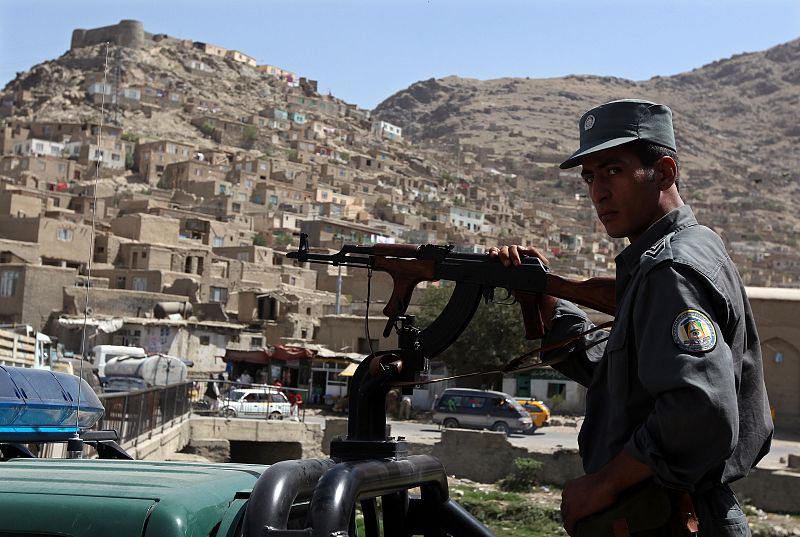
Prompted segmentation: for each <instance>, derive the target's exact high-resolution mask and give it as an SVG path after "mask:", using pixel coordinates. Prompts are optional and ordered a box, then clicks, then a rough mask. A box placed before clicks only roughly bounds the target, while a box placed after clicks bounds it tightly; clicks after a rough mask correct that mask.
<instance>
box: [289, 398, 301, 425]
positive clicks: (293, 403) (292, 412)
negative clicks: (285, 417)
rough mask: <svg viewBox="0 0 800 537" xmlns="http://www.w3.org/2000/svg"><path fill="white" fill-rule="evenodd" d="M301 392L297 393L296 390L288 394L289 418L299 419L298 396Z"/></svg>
mask: <svg viewBox="0 0 800 537" xmlns="http://www.w3.org/2000/svg"><path fill="white" fill-rule="evenodd" d="M298 395H299V394H297V393H295V392H294V391H290V392H289V395H288V396H287V397H288V399H289V419H290V420H292V421H298V417H297V416H298V412H297V409H298V407H297V396H298Z"/></svg>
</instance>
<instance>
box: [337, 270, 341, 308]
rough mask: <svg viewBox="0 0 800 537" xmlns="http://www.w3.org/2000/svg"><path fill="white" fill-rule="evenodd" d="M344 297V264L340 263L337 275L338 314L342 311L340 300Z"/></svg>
mask: <svg viewBox="0 0 800 537" xmlns="http://www.w3.org/2000/svg"><path fill="white" fill-rule="evenodd" d="M341 298H342V266H341V265H339V275H338V276H337V277H336V315H339V313H340V312H341V305H340V303H339V302H340V300H341Z"/></svg>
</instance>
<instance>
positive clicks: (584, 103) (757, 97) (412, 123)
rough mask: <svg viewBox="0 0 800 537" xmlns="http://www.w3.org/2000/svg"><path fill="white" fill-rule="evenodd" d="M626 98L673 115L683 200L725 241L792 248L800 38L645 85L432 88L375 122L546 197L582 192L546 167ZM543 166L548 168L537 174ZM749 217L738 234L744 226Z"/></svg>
mask: <svg viewBox="0 0 800 537" xmlns="http://www.w3.org/2000/svg"><path fill="white" fill-rule="evenodd" d="M630 97H636V98H645V99H650V100H653V101H657V102H663V103H666V104H668V105H669V106H670V107H672V109H673V111H674V113H675V129H676V137H677V143H678V149H679V154H680V156H681V160H682V191H683V194H684V196H685V197H686V198H687V200H688V201H689V202H691V203H692V204H693V205H696V206H697V207H698V209H699V211H698V212H701V213H702V212H705V213H706V215H705V216H706V217H708V218H710V223H711V224H712V225H713V226H714V227H715V228H716V229H717V230H718V231H719V232H721V233H723V235H726V239H727V240H728V242H729V244H731V243H736V242H737V241H744V242H745V243H749V245H750V247H755V248H758V247H759V244H757V243H759V242H769V241H773V242H776V243H778V244H783V245H786V246H791V247H794V246H796V242H795V239H794V237H795V235H796V233H797V231H799V230H800V227H798V220H797V217H796V216H795V215H796V211H795V210H794V203H795V202H796V201H797V200H800V191H799V190H798V179H800V176H798V171H797V170H798V168H799V167H800V151H798V150H797V147H798V146H800V124H798V122H797V110H798V109H800V39H798V40H795V41H792V42H789V43H786V44H783V45H780V46H776V47H774V48H771V49H769V50H767V51H764V52H757V53H751V54H742V55H738V56H735V57H732V58H729V59H726V60H720V61H716V62H714V63H711V64H709V65H706V66H703V67H700V68H697V69H695V70H693V71H691V72H688V73H682V74H679V75H676V76H671V77H655V78H652V79H650V80H647V81H642V82H636V81H631V80H624V79H620V78H609V77H592V76H568V77H564V78H552V79H544V80H533V79H520V78H501V79H496V80H485V81H484V80H474V79H464V78H458V77H446V78H442V79H430V80H425V81H421V82H417V83H415V84H413V85H411V86H410V87H408V88H407V89H404V90H402V91H399V92H397V93H396V94H394V95H392V96H391V97H389V98H388V99H386V100H385V101H383V102H382V103H381V104H380V105H378V107H377V108H376V110H375V115H376V116H377V117H379V118H381V119H384V120H386V121H389V122H392V123H395V124H397V125H399V126H401V127H402V128H403V129H404V135H407V136H409V137H410V138H411V139H413V140H414V141H416V142H417V143H421V144H424V145H425V146H430V147H436V148H438V149H439V150H440V151H441V152H442V153H443V154H444V155H447V156H449V157H450V158H453V159H456V160H458V159H459V158H460V155H462V154H463V153H464V152H468V153H473V154H477V155H491V160H493V161H494V162H496V163H501V164H504V165H505V168H506V170H507V171H513V172H514V173H517V174H521V175H532V176H533V177H536V178H538V179H539V181H538V184H539V185H546V188H545V190H546V191H547V192H550V193H552V192H553V189H558V188H559V186H560V185H561V186H564V187H565V188H566V190H567V191H568V192H569V193H572V192H580V191H581V188H582V186H581V185H578V186H577V187H576V186H575V185H571V184H566V185H565V184H564V183H563V182H558V181H556V180H555V179H556V177H557V174H558V172H557V171H555V170H553V169H552V167H548V165H552V164H555V163H559V162H561V161H562V160H563V159H564V158H565V156H567V155H569V154H570V153H571V152H572V151H573V150H574V149H575V148H576V147H577V141H576V138H577V132H576V123H577V120H578V118H579V117H580V116H581V114H582V113H583V112H584V111H585V110H586V109H587V108H589V107H591V106H593V105H594V104H599V103H602V102H606V101H610V100H613V99H620V98H630ZM461 161H462V162H463V158H461ZM537 165H538V166H537ZM542 166H544V168H545V170H548V171H546V172H544V173H541V167H542ZM562 177H564V174H562ZM548 179H549V180H548ZM743 216H744V217H745V218H744V221H745V222H746V224H744V226H743V229H742V228H741V227H740V226H739V225H738V222H737V220H742V218H741V217H743ZM748 230H749V232H748ZM754 233H755V235H754ZM756 235H757V236H756ZM754 239H757V240H754Z"/></svg>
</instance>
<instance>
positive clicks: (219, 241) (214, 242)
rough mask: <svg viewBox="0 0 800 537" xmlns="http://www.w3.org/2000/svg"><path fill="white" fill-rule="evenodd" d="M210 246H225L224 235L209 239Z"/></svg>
mask: <svg viewBox="0 0 800 537" xmlns="http://www.w3.org/2000/svg"><path fill="white" fill-rule="evenodd" d="M211 246H213V247H214V248H222V247H223V246H225V237H214V240H212V241H211Z"/></svg>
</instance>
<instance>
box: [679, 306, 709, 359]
mask: <svg viewBox="0 0 800 537" xmlns="http://www.w3.org/2000/svg"><path fill="white" fill-rule="evenodd" d="M672 340H673V341H674V342H675V344H676V345H677V346H678V348H680V349H682V350H684V351H687V352H708V351H710V350H711V349H713V348H714V347H715V346H716V344H717V331H716V329H715V328H714V323H712V322H711V319H709V318H708V316H707V315H706V314H705V313H703V312H702V311H698V310H686V311H683V312H681V313H679V314H678V316H677V317H675V322H673V323H672Z"/></svg>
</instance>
